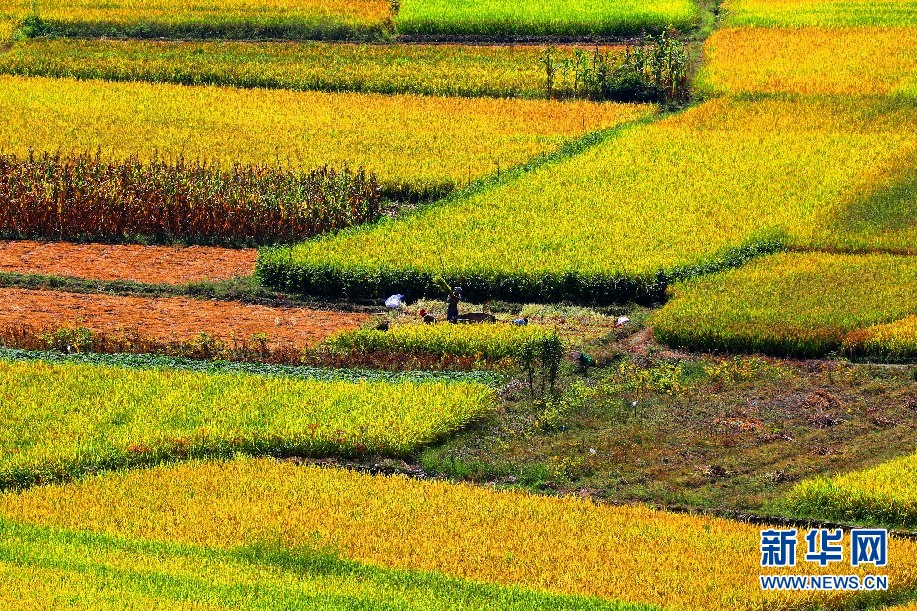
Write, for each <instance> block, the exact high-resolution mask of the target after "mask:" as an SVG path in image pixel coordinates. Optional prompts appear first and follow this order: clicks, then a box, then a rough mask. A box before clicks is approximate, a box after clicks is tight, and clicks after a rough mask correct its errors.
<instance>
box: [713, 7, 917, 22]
mask: <svg viewBox="0 0 917 611" xmlns="http://www.w3.org/2000/svg"><path fill="white" fill-rule="evenodd" d="M723 10H724V12H725V13H726V25H727V26H763V27H787V28H800V27H810V26H817V27H831V28H835V27H896V26H900V27H913V26H917V7H915V5H914V2H913V0H879V1H875V0H726V2H725V3H724V4H723Z"/></svg>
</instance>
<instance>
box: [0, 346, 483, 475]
mask: <svg viewBox="0 0 917 611" xmlns="http://www.w3.org/2000/svg"><path fill="white" fill-rule="evenodd" d="M493 405H494V396H493V391H492V390H490V389H489V388H488V387H486V386H484V385H481V384H476V383H464V382H461V383H452V382H429V383H428V382H422V383H421V382H408V381H403V382H386V381H372V382H368V381H360V382H348V381H331V380H307V379H296V378H284V377H266V376H257V375H244V374H229V373H226V374H218V373H196V372H188V371H172V370H168V369H124V368H118V367H108V366H94V365H82V364H50V363H44V362H41V361H38V362H9V361H3V360H0V407H2V411H3V413H4V415H5V416H4V419H5V422H6V424H5V425H4V427H3V429H2V430H0V450H2V451H0V487H4V488H6V487H19V486H26V485H31V484H34V483H41V482H46V481H56V480H61V479H64V480H66V479H69V478H71V477H74V476H77V475H79V474H81V473H84V472H86V471H94V470H99V469H107V468H119V467H124V466H132V465H144V464H151V463H154V462H157V461H161V460H165V459H170V458H186V457H189V456H225V455H232V454H233V453H235V452H248V453H255V454H260V455H271V456H284V455H286V456H289V455H312V456H316V455H329V454H335V455H340V454H344V455H347V454H351V455H359V454H364V453H371V454H388V455H403V454H406V453H408V452H411V451H413V450H415V449H416V448H418V447H420V446H422V445H424V444H426V443H429V442H431V441H433V440H435V439H437V438H439V437H441V436H443V435H445V434H447V433H449V432H451V431H453V430H455V429H456V428H459V427H461V426H463V425H464V424H466V423H468V422H469V421H471V420H474V419H475V418H478V417H480V416H482V415H484V414H486V413H488V412H489V411H490V410H491V409H492V408H493Z"/></svg>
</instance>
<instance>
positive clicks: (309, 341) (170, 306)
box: [0, 289, 369, 348]
mask: <svg viewBox="0 0 917 611" xmlns="http://www.w3.org/2000/svg"><path fill="white" fill-rule="evenodd" d="M368 318H369V317H368V316H367V315H365V314H358V313H344V312H332V311H325V310H313V309H309V308H272V307H268V306H260V305H248V304H242V303H234V302H226V301H205V300H197V299H188V298H185V297H168V298H147V297H115V296H109V295H97V294H78V293H66V292H60V291H35V290H27V289H3V290H0V325H29V326H30V327H34V328H39V329H58V328H63V327H70V328H73V327H80V326H81V327H86V328H88V329H91V330H93V331H95V332H99V333H106V334H118V333H131V334H136V335H139V336H141V337H144V338H148V339H153V340H159V341H185V340H188V339H191V338H194V337H195V336H196V335H198V334H200V333H207V334H208V335H211V336H213V337H216V338H219V339H221V340H224V341H230V340H232V339H233V338H238V339H240V340H244V341H248V340H250V338H251V337H252V335H254V334H256V333H263V334H265V335H266V336H267V341H268V343H270V344H271V346H272V347H274V348H281V347H295V348H306V347H311V346H313V345H315V344H317V343H319V342H321V341H323V340H324V339H326V338H327V337H328V336H329V335H331V334H332V333H333V332H335V331H338V330H341V329H352V328H356V327H357V326H359V325H360V324H361V323H362V322H364V321H365V320H367V319H368Z"/></svg>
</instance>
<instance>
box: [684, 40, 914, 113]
mask: <svg viewBox="0 0 917 611" xmlns="http://www.w3.org/2000/svg"><path fill="white" fill-rule="evenodd" d="M704 54H705V56H706V63H705V66H704V68H703V71H702V73H701V75H700V77H699V79H700V82H699V84H698V86H699V87H700V88H702V89H705V90H708V91H710V92H712V93H715V94H728V93H737V94H742V93H798V94H806V95H811V94H842V95H860V94H867V95H890V94H892V95H903V96H909V97H914V96H917V28H882V29H878V28H843V29H830V28H802V29H782V28H781V29H768V28H731V29H726V30H720V31H718V32H715V33H714V34H713V35H712V36H711V37H710V38H708V39H707V42H706V44H705V46H704Z"/></svg>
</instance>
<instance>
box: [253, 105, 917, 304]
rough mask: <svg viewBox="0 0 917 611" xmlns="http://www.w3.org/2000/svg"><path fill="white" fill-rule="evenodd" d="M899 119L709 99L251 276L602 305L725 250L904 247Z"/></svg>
mask: <svg viewBox="0 0 917 611" xmlns="http://www.w3.org/2000/svg"><path fill="white" fill-rule="evenodd" d="M915 126H917V112H915V109H914V107H913V105H910V104H908V103H906V102H904V101H885V100H882V101H878V102H874V103H872V104H867V103H860V102H859V101H856V100H853V101H851V100H832V99H824V100H816V101H795V102H794V101H789V100H765V101H758V102H752V101H731V100H725V99H719V100H714V101H711V102H708V103H706V104H704V105H702V106H700V107H697V108H694V109H691V110H689V111H687V112H685V113H682V114H680V115H677V116H673V117H671V118H669V119H666V120H664V121H661V122H658V123H655V124H653V125H649V126H645V127H635V128H627V129H625V130H624V131H623V133H620V134H619V135H617V136H616V137H611V138H608V139H607V140H606V141H604V142H603V143H601V144H599V145H598V146H595V147H593V148H591V149H589V150H588V151H586V152H584V153H582V154H580V155H578V156H575V157H573V158H570V159H566V160H564V161H561V162H559V163H556V164H550V165H546V166H543V167H541V168H539V169H537V170H536V171H534V172H531V173H527V174H526V175H524V176H523V177H521V178H520V179H518V180H513V181H510V182H506V183H504V184H502V185H499V186H496V187H494V188H492V189H489V190H487V191H485V192H483V193H479V194H474V195H472V196H468V197H465V198H463V199H460V200H458V201H453V202H449V203H448V204H445V205H441V206H431V207H428V208H425V209H423V210H421V211H419V212H417V213H415V214H412V215H410V216H405V217H402V218H399V219H396V220H392V221H388V220H386V221H384V222H382V223H379V224H377V225H375V226H373V227H367V228H358V229H352V230H348V231H345V232H341V233H339V234H337V235H335V236H333V237H327V238H319V239H316V240H312V241H308V242H303V243H300V244H298V245H297V246H296V247H295V248H294V250H293V253H292V256H291V253H290V249H289V248H275V249H266V250H262V251H261V252H260V254H259V263H258V273H259V274H260V276H261V277H262V278H263V280H264V281H265V282H266V283H267V284H269V285H271V286H275V287H282V288H284V289H287V290H290V291H301V292H304V293H309V294H318V295H328V294H334V295H349V296H358V295H359V296H378V295H388V294H391V293H392V292H403V293H406V294H407V293H411V294H413V295H418V294H422V293H428V294H434V293H435V294H438V289H436V288H435V285H434V278H435V276H436V275H438V274H440V273H443V272H444V273H445V275H446V276H447V278H448V279H449V281H450V282H454V283H455V284H459V285H460V286H462V287H464V288H465V290H466V293H467V295H468V298H469V299H473V300H474V299H479V300H481V301H484V300H486V299H494V298H502V299H507V300H511V301H516V302H526V301H558V300H577V301H586V302H599V303H608V302H613V301H621V300H623V301H627V300H631V299H634V298H637V299H659V298H660V297H661V291H662V288H663V285H664V284H665V282H667V281H669V280H671V279H672V278H677V277H680V276H683V275H691V274H694V273H697V272H699V271H708V270H710V269H711V268H716V267H717V266H720V265H723V264H725V263H728V262H731V261H736V260H741V257H742V256H743V255H744V254H745V253H743V252H742V251H737V250H736V249H738V248H740V247H743V246H748V247H749V250H751V251H757V252H760V250H762V249H766V248H768V247H772V245H773V244H774V243H775V242H777V241H789V242H791V243H794V244H802V245H807V244H811V243H814V242H818V243H819V245H822V244H824V245H830V246H832V247H834V248H856V247H862V246H863V245H864V244H863V240H864V238H863V236H866V235H868V236H870V238H871V241H870V243H869V248H871V249H882V248H887V249H891V250H901V251H912V250H913V249H914V244H915V243H914V242H913V240H912V239H911V236H912V235H913V232H914V227H915V226H917V217H915V209H914V208H913V207H912V206H910V205H909V204H908V203H907V202H909V201H910V200H909V199H908V198H910V197H911V196H912V191H911V190H910V189H904V190H903V191H900V192H899V191H896V190H895V188H894V186H895V185H897V184H898V182H897V181H900V180H901V173H902V172H904V171H905V169H902V168H907V164H908V163H909V162H908V161H907V160H908V159H909V158H912V157H909V156H912V155H913V154H914V152H915V150H917V135H915V134H917V129H915ZM877 181H880V183H881V182H883V181H884V183H888V184H889V185H891V186H890V187H889V189H890V190H880V191H879V192H875V186H876V182H877ZM873 196H875V197H876V198H878V199H876V201H877V202H879V205H878V206H873V207H872V208H871V210H870V214H871V215H872V218H876V219H877V220H879V221H880V223H879V225H878V226H873V225H872V224H868V225H869V227H866V228H860V226H859V223H860V221H861V220H862V219H860V218H858V217H857V216H856V215H853V214H851V211H854V210H857V209H858V208H857V206H859V205H860V203H861V202H862V201H863V200H864V199H865V198H866V197H873ZM883 215H884V216H885V217H887V218H886V219H885V220H882V217H883ZM586 219H588V222H586V221H585V220H586ZM522 228H524V230H523V229H522ZM443 244H447V245H450V246H448V247H447V248H446V249H445V250H444V248H443ZM436 252H444V254H445V255H446V256H445V260H444V262H443V264H442V266H441V264H440V261H439V260H438V259H437V258H436V257H431V253H436ZM443 266H444V268H445V269H443Z"/></svg>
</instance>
